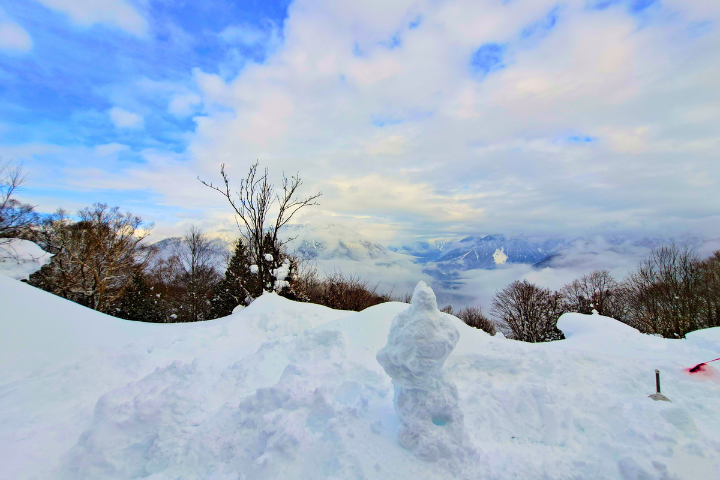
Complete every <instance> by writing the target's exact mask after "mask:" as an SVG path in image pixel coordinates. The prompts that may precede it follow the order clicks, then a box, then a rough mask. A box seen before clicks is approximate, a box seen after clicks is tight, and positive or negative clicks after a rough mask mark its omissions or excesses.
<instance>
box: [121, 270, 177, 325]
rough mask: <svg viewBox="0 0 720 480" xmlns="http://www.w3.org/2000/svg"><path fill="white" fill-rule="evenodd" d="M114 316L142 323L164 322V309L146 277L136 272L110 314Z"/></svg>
mask: <svg viewBox="0 0 720 480" xmlns="http://www.w3.org/2000/svg"><path fill="white" fill-rule="evenodd" d="M108 313H110V314H111V315H113V316H116V317H120V318H125V319H127V320H137V321H140V322H153V323H162V322H164V315H163V308H162V305H161V304H160V300H159V298H158V295H157V294H155V292H153V289H152V288H151V287H150V285H148V283H147V281H146V280H145V276H144V275H143V274H142V273H140V272H136V273H135V274H133V276H132V279H131V280H130V283H129V284H128V285H127V287H125V290H124V291H123V293H122V294H121V295H120V298H119V299H118V300H117V302H115V304H114V305H113V306H112V307H111V309H110V311H109V312H108Z"/></svg>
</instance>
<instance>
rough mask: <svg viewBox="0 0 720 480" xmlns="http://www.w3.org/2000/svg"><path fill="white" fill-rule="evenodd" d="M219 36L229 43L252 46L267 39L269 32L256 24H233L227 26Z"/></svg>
mask: <svg viewBox="0 0 720 480" xmlns="http://www.w3.org/2000/svg"><path fill="white" fill-rule="evenodd" d="M218 36H219V37H220V38H221V39H222V40H223V41H225V42H228V43H239V44H241V45H247V46H252V45H257V44H259V43H261V42H263V41H265V40H266V39H267V38H268V33H267V32H266V31H265V30H263V29H262V28H258V27H256V26H254V25H232V26H229V27H227V28H225V29H224V30H223V31H222V32H220V34H219V35H218Z"/></svg>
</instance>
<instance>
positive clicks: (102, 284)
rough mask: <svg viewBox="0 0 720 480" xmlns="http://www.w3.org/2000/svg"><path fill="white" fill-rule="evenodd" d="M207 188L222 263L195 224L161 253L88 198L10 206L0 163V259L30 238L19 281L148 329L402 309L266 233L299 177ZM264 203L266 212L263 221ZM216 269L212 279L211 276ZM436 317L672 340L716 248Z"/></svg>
mask: <svg viewBox="0 0 720 480" xmlns="http://www.w3.org/2000/svg"><path fill="white" fill-rule="evenodd" d="M221 176H222V179H223V183H222V186H221V187H217V186H215V185H214V184H212V183H209V182H204V181H202V180H201V182H202V183H203V184H204V185H206V186H208V187H210V188H212V189H213V190H216V191H217V192H219V193H221V194H222V195H223V196H224V197H225V198H226V199H227V200H228V202H229V204H230V206H231V207H232V209H233V211H234V213H235V216H236V219H237V223H238V227H239V233H240V238H239V239H238V240H237V242H236V243H235V245H234V248H233V251H232V253H231V254H230V255H227V258H226V259H225V261H224V262H222V263H223V264H222V265H220V264H218V261H217V257H218V255H217V251H216V250H215V249H216V247H215V246H214V244H213V242H211V241H210V240H209V239H208V237H207V236H206V235H205V234H204V233H203V232H202V231H200V230H199V229H197V228H195V227H192V228H190V230H188V231H187V232H186V234H185V236H184V238H183V241H182V242H181V243H180V244H179V245H178V246H177V247H176V248H175V249H174V251H173V252H172V253H171V255H170V256H169V257H167V258H160V256H159V255H158V253H159V252H158V250H157V248H156V247H154V246H151V245H148V244H147V242H146V239H147V237H148V235H149V234H150V232H151V230H152V225H148V224H145V223H143V221H142V219H141V218H140V217H138V216H136V215H133V214H131V213H127V212H126V213H123V212H121V211H120V209H119V208H117V207H109V206H108V205H106V204H102V203H97V204H95V205H93V206H91V207H88V208H84V209H82V210H80V211H79V212H77V215H76V217H74V218H71V217H70V216H69V215H68V213H67V212H65V211H63V210H59V211H58V212H56V213H55V214H52V215H47V216H40V215H38V214H36V213H35V212H34V208H33V206H31V205H28V204H24V203H22V202H19V201H18V200H16V199H15V198H14V197H15V194H16V192H17V190H18V188H20V187H21V185H22V184H23V182H24V181H25V177H24V175H23V173H22V168H21V167H20V166H17V165H13V164H11V163H9V162H6V163H5V164H3V165H0V255H3V256H12V251H11V249H9V245H10V244H11V241H12V240H13V239H26V240H31V241H33V242H35V243H37V244H38V245H39V246H40V247H41V248H42V249H43V250H45V251H47V252H49V253H51V254H52V255H53V257H52V259H51V261H50V263H48V264H47V265H45V266H43V267H42V268H41V269H40V270H38V271H37V272H35V273H34V274H32V275H31V276H30V278H29V280H28V281H27V282H28V283H29V284H30V285H33V286H35V287H37V288H41V289H43V290H45V291H48V292H51V293H53V294H55V295H58V296H61V297H63V298H66V299H68V300H71V301H73V302H76V303H79V304H81V305H84V306H86V307H89V308H92V309H95V310H97V311H100V312H103V313H106V314H108V315H112V316H115V317H119V318H123V319H127V320H136V321H143V322H154V323H175V322H196V321H204V320H211V319H214V318H220V317H224V316H227V315H230V314H231V313H232V312H233V310H234V309H235V308H236V307H238V306H247V305H249V304H250V303H251V302H252V301H253V300H254V299H255V298H257V297H259V296H260V295H262V293H263V292H266V291H269V292H275V293H277V294H278V295H281V296H283V297H285V298H288V299H291V300H295V301H300V302H310V303H315V304H319V305H324V306H327V307H330V308H333V309H339V310H351V311H360V310H364V309H366V308H368V307H371V306H373V305H378V304H380V303H385V302H390V301H404V302H407V301H408V300H409V299H408V298H407V297H403V298H399V297H397V296H394V295H392V294H384V293H380V292H379V291H378V284H377V283H373V282H372V281H371V279H369V278H365V277H361V276H358V275H347V274H344V273H342V272H335V273H334V274H332V275H329V276H326V277H321V276H320V275H319V274H318V272H317V270H316V269H315V268H314V266H313V265H312V264H310V263H309V262H306V261H303V260H301V259H299V258H298V257H297V256H295V255H293V254H292V253H290V252H288V251H287V248H286V243H287V240H282V239H281V238H280V237H279V236H278V231H279V229H280V228H281V227H282V226H284V225H286V224H287V223H288V222H289V221H290V220H291V219H292V217H293V216H294V215H295V213H296V212H297V211H298V210H300V209H302V208H305V207H308V206H312V205H317V199H318V198H319V197H320V195H321V194H320V193H316V194H313V195H309V196H307V197H299V196H298V190H299V188H300V187H301V186H302V180H301V179H300V177H299V175H295V176H292V177H290V178H287V177H285V176H284V175H283V178H282V184H281V187H280V188H279V189H277V190H276V189H275V187H274V185H272V184H271V183H270V182H269V181H268V171H267V169H266V170H265V171H264V172H258V164H257V163H255V164H254V165H252V166H251V168H250V170H249V172H248V175H247V176H246V177H245V178H244V179H243V180H242V181H241V183H240V188H239V190H237V191H236V192H233V191H232V189H231V188H230V181H229V179H228V177H227V175H226V173H225V169H224V166H223V167H222V168H221ZM273 206H275V207H276V208H275V210H273V212H274V211H276V210H277V212H278V213H276V214H274V215H271V213H270V212H271V209H272V207H273ZM221 272H224V273H221ZM443 311H444V312H446V313H451V314H454V315H456V316H457V317H458V318H460V319H461V320H463V321H464V322H465V323H466V324H468V325H469V326H471V327H474V328H479V329H482V330H484V331H486V332H488V333H489V334H491V335H494V334H495V333H496V331H500V332H502V333H503V334H505V335H506V336H508V337H509V338H513V339H517V340H521V341H526V342H545V341H552V340H558V339H562V338H563V334H562V332H561V331H560V330H559V329H558V328H557V320H558V318H559V317H560V316H561V315H562V314H563V313H567V312H578V313H584V314H591V313H594V312H597V313H598V314H600V315H604V316H608V317H612V318H615V319H617V320H619V321H621V322H623V323H625V324H627V325H630V326H632V327H634V328H636V329H638V330H639V331H641V332H643V333H647V334H655V335H660V336H663V337H665V338H684V337H685V335H686V334H687V333H689V332H692V331H694V330H698V329H703V328H710V327H717V326H720V251H717V252H715V253H714V254H713V255H712V256H710V257H709V258H706V259H701V258H700V257H698V256H697V255H696V254H695V253H694V252H693V251H692V250H691V249H690V248H688V247H684V246H678V245H675V244H671V245H666V246H663V247H660V248H657V249H655V250H653V251H652V253H651V254H650V255H649V257H648V258H647V259H645V260H644V261H642V262H641V263H640V265H639V266H638V267H637V269H636V270H635V271H634V272H633V273H631V274H629V275H628V276H627V277H626V278H625V279H623V280H622V281H617V280H616V279H614V278H613V277H612V276H611V275H610V273H609V272H608V271H606V270H600V271H595V272H592V273H591V274H589V275H585V276H583V277H581V278H579V279H576V280H574V281H572V282H570V283H568V284H566V285H564V286H563V287H562V288H561V289H560V290H559V291H551V290H549V289H546V288H542V287H539V286H537V285H534V284H532V283H530V282H528V281H525V280H523V281H516V282H513V283H511V284H510V285H508V286H507V287H505V288H504V289H503V290H501V291H499V292H497V293H496V294H495V296H494V298H493V301H492V305H491V309H490V313H491V315H492V319H491V318H488V317H487V316H486V315H485V314H484V313H483V311H482V309H481V307H480V306H475V307H467V308H465V309H463V310H460V311H457V312H456V311H454V309H453V307H452V306H450V305H448V306H446V307H445V308H443Z"/></svg>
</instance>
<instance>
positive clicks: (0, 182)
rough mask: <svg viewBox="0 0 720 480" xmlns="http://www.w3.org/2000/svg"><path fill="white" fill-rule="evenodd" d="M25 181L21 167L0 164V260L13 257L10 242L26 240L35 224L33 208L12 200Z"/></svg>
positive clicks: (35, 216)
mask: <svg viewBox="0 0 720 480" xmlns="http://www.w3.org/2000/svg"><path fill="white" fill-rule="evenodd" d="M25 179H26V177H25V175H24V173H23V170H22V166H20V165H16V164H12V163H10V162H5V163H4V164H0V258H2V257H13V256H15V255H14V251H13V249H12V246H11V243H12V240H13V239H15V238H27V237H28V236H29V235H30V233H31V229H32V226H33V225H35V224H36V222H37V215H36V214H35V212H34V211H33V210H34V207H33V206H32V205H28V204H26V203H22V202H20V201H18V200H17V199H15V198H14V195H15V193H16V192H17V190H18V189H19V188H20V187H21V186H22V185H23V183H24V182H25Z"/></svg>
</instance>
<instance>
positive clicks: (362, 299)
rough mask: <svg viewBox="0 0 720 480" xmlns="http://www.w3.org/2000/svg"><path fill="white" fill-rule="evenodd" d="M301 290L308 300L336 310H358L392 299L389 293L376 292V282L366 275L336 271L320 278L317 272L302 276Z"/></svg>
mask: <svg viewBox="0 0 720 480" xmlns="http://www.w3.org/2000/svg"><path fill="white" fill-rule="evenodd" d="M301 284H302V292H303V293H304V294H305V295H306V296H307V298H308V301H310V302H312V303H317V304H319V305H325V306H326V307H330V308H334V309H337V310H352V311H355V312H359V311H361V310H365V309H366V308H369V307H372V306H374V305H378V304H380V303H385V302H390V301H392V297H391V296H390V295H386V294H381V293H378V291H377V289H378V284H373V283H372V281H371V280H370V279H369V278H367V277H362V276H360V275H357V274H355V275H345V274H342V273H340V272H336V273H334V274H332V275H330V276H329V277H327V278H324V279H320V277H319V276H317V272H314V273H310V274H307V273H306V275H305V276H304V280H302V282H301Z"/></svg>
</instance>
